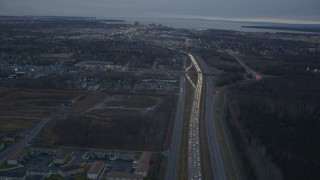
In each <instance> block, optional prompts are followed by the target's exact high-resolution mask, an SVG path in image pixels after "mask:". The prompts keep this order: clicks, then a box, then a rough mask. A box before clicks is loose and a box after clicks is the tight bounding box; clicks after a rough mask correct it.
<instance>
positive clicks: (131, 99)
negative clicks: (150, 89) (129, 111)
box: [106, 95, 160, 108]
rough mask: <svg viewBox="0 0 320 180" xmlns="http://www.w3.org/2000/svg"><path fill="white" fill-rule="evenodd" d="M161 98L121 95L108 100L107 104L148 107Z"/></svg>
mask: <svg viewBox="0 0 320 180" xmlns="http://www.w3.org/2000/svg"><path fill="white" fill-rule="evenodd" d="M159 101H160V100H159V99H158V98H155V97H151V96H141V95H130V96H129V95H121V96H117V98H114V99H112V100H109V101H107V102H106V105H107V106H118V107H119V106H121V107H128V108H130V107H132V108H148V107H151V106H154V105H155V104H157V103H158V102H159Z"/></svg>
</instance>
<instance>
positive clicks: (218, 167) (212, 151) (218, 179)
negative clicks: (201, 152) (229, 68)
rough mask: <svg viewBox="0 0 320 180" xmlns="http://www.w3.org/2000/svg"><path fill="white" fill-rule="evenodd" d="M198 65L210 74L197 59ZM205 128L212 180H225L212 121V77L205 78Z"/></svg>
mask: <svg viewBox="0 0 320 180" xmlns="http://www.w3.org/2000/svg"><path fill="white" fill-rule="evenodd" d="M197 61H198V63H199V64H200V66H201V68H202V72H205V73H210V70H209V69H208V67H207V64H206V63H205V62H204V61H203V60H202V59H200V58H197ZM205 83H206V89H205V97H206V98H205V124H206V125H205V127H206V135H207V141H208V146H209V158H210V168H211V172H212V175H213V179H214V180H227V179H228V177H227V170H226V167H225V163H224V160H223V153H222V149H221V146H220V139H219V137H218V133H217V127H216V123H215V120H214V101H215V96H214V93H213V92H214V91H213V77H212V76H206V78H205Z"/></svg>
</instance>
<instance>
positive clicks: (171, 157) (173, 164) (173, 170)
mask: <svg viewBox="0 0 320 180" xmlns="http://www.w3.org/2000/svg"><path fill="white" fill-rule="evenodd" d="M180 89H181V91H180V96H179V99H178V108H177V112H176V119H175V123H174V129H173V132H172V138H171V145H170V150H169V151H168V152H167V157H168V163H167V168H166V174H165V179H166V180H175V179H177V173H178V166H179V157H180V155H179V153H180V144H181V134H182V125H183V115H184V106H185V94H186V93H185V89H186V79H185V78H184V76H180Z"/></svg>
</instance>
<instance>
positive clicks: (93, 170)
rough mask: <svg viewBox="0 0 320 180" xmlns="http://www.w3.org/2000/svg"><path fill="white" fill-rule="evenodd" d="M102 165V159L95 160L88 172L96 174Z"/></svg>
mask: <svg viewBox="0 0 320 180" xmlns="http://www.w3.org/2000/svg"><path fill="white" fill-rule="evenodd" d="M102 167H103V162H102V161H95V162H94V163H93V164H92V165H91V167H90V169H89V171H88V174H98V173H99V172H100V170H101V168H102Z"/></svg>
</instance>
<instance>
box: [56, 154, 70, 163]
mask: <svg viewBox="0 0 320 180" xmlns="http://www.w3.org/2000/svg"><path fill="white" fill-rule="evenodd" d="M69 157H70V153H68V152H64V151H59V152H57V153H56V154H55V157H54V160H53V163H55V164H60V165H61V164H64V163H66V162H67V160H68V158H69Z"/></svg>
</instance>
